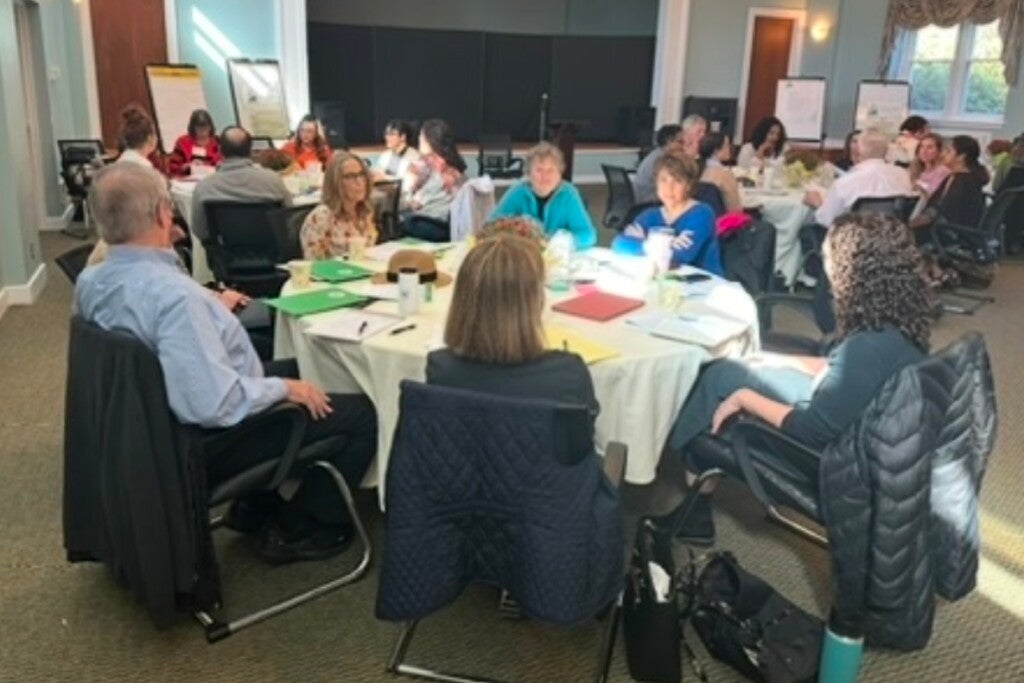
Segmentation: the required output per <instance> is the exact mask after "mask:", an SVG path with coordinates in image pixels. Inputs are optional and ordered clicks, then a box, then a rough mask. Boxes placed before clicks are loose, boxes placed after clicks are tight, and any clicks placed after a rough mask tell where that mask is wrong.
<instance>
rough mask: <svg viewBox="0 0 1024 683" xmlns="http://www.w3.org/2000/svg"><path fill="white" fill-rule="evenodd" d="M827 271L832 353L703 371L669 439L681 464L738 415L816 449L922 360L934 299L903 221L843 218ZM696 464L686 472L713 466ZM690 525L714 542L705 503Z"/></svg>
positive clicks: (726, 363) (833, 235)
mask: <svg viewBox="0 0 1024 683" xmlns="http://www.w3.org/2000/svg"><path fill="white" fill-rule="evenodd" d="M824 266H825V271H826V273H827V274H828V277H829V279H830V280H831V282H832V296H833V300H834V303H835V313H836V321H837V328H836V344H835V345H834V346H833V348H832V351H831V352H830V353H829V354H828V356H827V357H826V358H820V357H812V356H764V357H760V358H755V359H748V360H733V359H726V360H720V361H717V362H715V363H712V364H710V365H708V366H707V367H706V369H705V370H704V371H703V372H702V373H701V376H700V378H699V379H698V381H697V383H696V385H695V386H694V388H693V391H692V392H691V393H690V396H689V397H688V398H687V400H686V403H685V404H684V405H683V408H682V410H681V411H680V413H679V416H678V417H677V418H676V423H675V425H674V427H673V430H672V434H671V435H670V436H669V447H670V448H671V449H672V450H674V451H677V452H682V453H683V457H684V459H686V460H687V464H688V465H693V463H690V461H689V459H690V457H691V456H690V454H689V453H687V444H689V442H690V441H691V440H692V439H693V438H694V437H696V436H697V435H698V434H701V433H702V432H706V431H708V430H710V431H711V432H712V433H718V432H719V431H720V430H721V429H722V426H723V424H724V423H725V422H726V421H727V420H728V419H729V418H731V417H733V416H734V415H736V414H738V413H747V414H750V415H753V416H754V417H757V418H759V419H761V420H764V421H765V422H767V423H769V424H771V425H772V426H774V427H776V428H778V429H780V430H782V432H784V433H785V434H787V435H788V436H790V437H792V438H794V439H796V440H797V441H799V442H801V443H803V444H805V445H807V446H809V447H811V448H813V449H815V450H818V449H821V448H823V447H824V446H826V445H827V444H828V443H830V442H831V441H832V440H834V439H835V438H836V437H838V436H839V435H840V433H842V432H843V431H844V430H845V429H846V428H847V427H848V426H849V425H851V424H852V423H853V422H855V421H856V420H857V418H858V417H859V416H860V415H861V413H863V412H864V409H865V408H866V407H867V405H868V403H870V402H871V400H872V399H873V398H874V397H875V396H876V395H877V394H878V392H879V390H880V389H881V388H882V385H884V384H885V383H886V381H888V380H889V378H890V377H893V376H894V375H895V374H897V373H898V372H899V371H900V370H901V369H903V368H904V367H906V366H908V365H911V364H913V363H917V362H918V361H920V360H922V359H923V358H924V357H925V354H926V353H927V351H928V337H929V334H930V332H931V320H932V318H931V312H932V310H933V309H932V299H931V293H930V291H929V289H928V287H927V285H926V284H925V280H924V267H923V263H922V259H921V254H920V252H919V251H918V249H917V247H916V246H915V243H914V236H913V234H912V233H911V231H910V229H909V228H907V226H906V225H905V224H903V223H901V222H899V221H897V220H895V219H894V218H891V217H888V216H883V215H880V214H852V213H848V214H845V215H843V216H840V217H839V218H838V219H837V220H836V222H835V223H834V224H833V225H832V227H831V229H830V230H829V231H828V235H827V236H826V238H825V244H824ZM701 465H702V466H703V467H702V468H697V467H694V466H688V469H689V470H690V471H695V470H698V469H703V468H706V467H708V466H714V465H713V463H707V462H703V461H702V462H701ZM687 526H688V528H687V530H686V533H685V534H684V535H685V536H686V537H687V538H688V539H689V540H691V541H693V542H697V543H701V542H704V543H707V542H708V541H709V540H710V539H711V538H712V537H713V536H714V525H713V524H712V521H711V508H710V505H709V504H707V501H703V503H702V504H701V505H700V506H698V511H697V514H695V515H694V516H693V517H692V518H691V521H690V522H688V525H687Z"/></svg>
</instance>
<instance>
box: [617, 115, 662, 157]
mask: <svg viewBox="0 0 1024 683" xmlns="http://www.w3.org/2000/svg"><path fill="white" fill-rule="evenodd" d="M616 131H617V133H618V135H617V138H616V139H617V142H618V143H619V144H620V145H626V146H628V147H637V146H639V147H649V146H650V145H651V140H653V139H654V107H619V117H618V125H617V126H616Z"/></svg>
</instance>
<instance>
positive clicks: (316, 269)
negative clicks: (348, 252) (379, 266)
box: [313, 259, 373, 282]
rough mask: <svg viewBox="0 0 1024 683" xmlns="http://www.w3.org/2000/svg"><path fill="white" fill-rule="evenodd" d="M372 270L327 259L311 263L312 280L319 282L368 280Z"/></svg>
mask: <svg viewBox="0 0 1024 683" xmlns="http://www.w3.org/2000/svg"><path fill="white" fill-rule="evenodd" d="M372 273H373V271H372V270H369V269H367V268H363V267H361V266H357V265H355V264H352V263H346V262H345V261H338V260H335V259H328V260H324V261H314V262H313V279H314V280H320V281H321V282H349V281H350V280H362V279H363V278H368V277H370V275H371V274H372Z"/></svg>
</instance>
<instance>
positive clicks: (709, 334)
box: [626, 311, 749, 348]
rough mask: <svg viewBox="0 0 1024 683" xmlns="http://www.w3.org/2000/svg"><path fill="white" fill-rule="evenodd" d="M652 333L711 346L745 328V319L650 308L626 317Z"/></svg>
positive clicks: (629, 321)
mask: <svg viewBox="0 0 1024 683" xmlns="http://www.w3.org/2000/svg"><path fill="white" fill-rule="evenodd" d="M626 323H627V324H629V325H634V326H636V327H638V328H640V329H642V330H644V331H646V332H647V333H649V334H652V335H654V336H655V337H664V338H666V339H673V340H675V341H681V342H687V343H689V344H696V345H698V346H704V347H707V348H714V347H716V346H718V345H719V344H721V343H722V342H725V341H728V340H729V339H732V338H733V337H738V336H739V335H741V334H743V333H744V332H746V330H747V328H748V327H749V326H748V325H747V323H745V322H743V321H742V320H737V319H736V318H730V317H726V316H724V315H691V314H672V313H662V312H659V311H653V312H651V313H641V314H639V315H634V316H632V317H630V318H627V319H626Z"/></svg>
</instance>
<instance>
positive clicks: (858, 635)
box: [818, 614, 864, 683]
mask: <svg viewBox="0 0 1024 683" xmlns="http://www.w3.org/2000/svg"><path fill="white" fill-rule="evenodd" d="M863 655H864V631H863V629H861V628H860V627H859V626H856V627H855V626H851V625H849V624H840V623H839V620H838V619H836V618H835V615H834V614H833V615H832V618H831V619H829V624H828V627H826V628H825V635H824V637H823V638H822V643H821V663H820V664H819V666H818V683H856V681H857V672H858V671H860V660H861V658H862V657H863Z"/></svg>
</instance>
